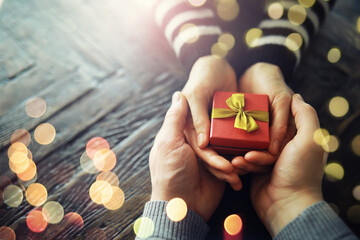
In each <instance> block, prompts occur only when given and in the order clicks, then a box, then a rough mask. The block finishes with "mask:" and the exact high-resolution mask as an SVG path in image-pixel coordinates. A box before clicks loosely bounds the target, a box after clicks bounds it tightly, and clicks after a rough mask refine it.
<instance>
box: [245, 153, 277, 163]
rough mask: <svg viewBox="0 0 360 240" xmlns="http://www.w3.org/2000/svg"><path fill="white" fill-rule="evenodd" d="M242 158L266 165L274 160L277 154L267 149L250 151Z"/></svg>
mask: <svg viewBox="0 0 360 240" xmlns="http://www.w3.org/2000/svg"><path fill="white" fill-rule="evenodd" d="M244 158H245V160H246V161H248V162H251V163H254V164H257V165H263V166H268V165H272V164H274V163H275V162H276V159H277V156H274V155H272V154H270V153H269V152H268V151H250V152H248V153H246V154H245V156H244Z"/></svg>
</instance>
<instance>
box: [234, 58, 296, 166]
mask: <svg viewBox="0 0 360 240" xmlns="http://www.w3.org/2000/svg"><path fill="white" fill-rule="evenodd" d="M239 91H240V92H245V93H256V94H267V95H268V96H269V100H270V117H271V126H270V145H269V147H268V151H250V152H248V153H247V154H245V156H244V157H238V158H236V159H233V161H232V164H233V165H234V166H235V167H236V168H240V169H241V170H242V171H248V172H254V171H257V172H259V171H258V170H261V169H264V170H265V169H266V166H269V165H272V164H274V162H275V160H276V159H277V155H278V153H279V149H280V145H281V144H282V141H283V139H284V136H285V134H286V132H287V126H288V119H289V115H290V114H289V113H290V102H291V96H292V95H293V92H292V90H291V89H290V88H289V87H288V86H287V85H286V83H285V81H284V78H283V76H282V73H281V71H280V69H279V68H278V67H277V66H275V65H272V64H268V63H257V64H254V65H253V66H251V67H250V68H249V69H248V70H247V71H246V72H245V73H244V75H243V76H242V77H241V79H240V81H239Z"/></svg>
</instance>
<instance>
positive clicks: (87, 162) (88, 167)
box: [80, 152, 100, 174]
mask: <svg viewBox="0 0 360 240" xmlns="http://www.w3.org/2000/svg"><path fill="white" fill-rule="evenodd" d="M80 166H81V168H82V169H83V170H84V171H85V172H87V173H90V174H94V173H98V172H100V170H99V169H97V168H96V167H95V165H94V162H93V160H92V159H91V158H89V156H88V155H87V153H86V152H84V153H83V154H82V155H81V157H80Z"/></svg>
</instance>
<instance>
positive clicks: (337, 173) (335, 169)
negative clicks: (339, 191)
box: [325, 162, 344, 182]
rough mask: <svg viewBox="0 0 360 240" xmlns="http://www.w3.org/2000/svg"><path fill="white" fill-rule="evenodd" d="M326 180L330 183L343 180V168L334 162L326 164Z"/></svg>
mask: <svg viewBox="0 0 360 240" xmlns="http://www.w3.org/2000/svg"><path fill="white" fill-rule="evenodd" d="M325 174H326V175H325V176H326V179H327V180H329V181H330V182H336V181H340V180H342V179H343V178H344V168H343V167H342V166H341V165H340V164H339V163H336V162H332V163H328V164H327V165H326V167H325Z"/></svg>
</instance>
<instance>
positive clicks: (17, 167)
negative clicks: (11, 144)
mask: <svg viewBox="0 0 360 240" xmlns="http://www.w3.org/2000/svg"><path fill="white" fill-rule="evenodd" d="M29 165H30V159H29V158H28V156H27V153H23V152H14V153H13V154H11V157H10V158H9V167H10V169H11V171H13V172H14V173H21V172H24V171H26V169H28V167H29Z"/></svg>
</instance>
